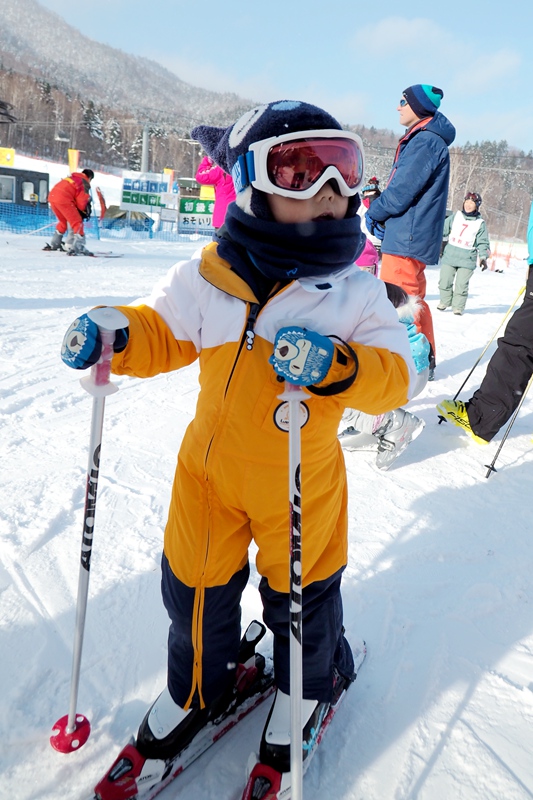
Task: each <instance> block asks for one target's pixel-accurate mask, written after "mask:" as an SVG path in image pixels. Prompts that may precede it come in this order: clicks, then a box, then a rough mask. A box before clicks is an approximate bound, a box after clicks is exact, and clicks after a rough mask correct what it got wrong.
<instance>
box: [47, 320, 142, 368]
mask: <svg viewBox="0 0 533 800" xmlns="http://www.w3.org/2000/svg"><path fill="white" fill-rule="evenodd" d="M128 338H129V333H128V329H127V328H121V329H120V330H118V331H116V333H115V342H114V344H113V350H114V351H115V353H122V351H123V350H124V349H125V347H126V345H127V344H128ZM101 352H102V339H101V337H100V331H99V330H98V325H97V324H96V323H95V322H93V321H92V320H91V319H89V317H88V316H87V314H82V315H81V317H78V319H75V320H74V322H73V323H72V325H71V326H70V328H69V329H68V331H67V332H66V334H65V336H64V338H63V344H62V345H61V359H62V360H63V362H64V363H65V364H66V365H67V367H72V369H88V368H89V367H92V366H93V364H96V362H97V361H98V359H99V358H100V354H101Z"/></svg>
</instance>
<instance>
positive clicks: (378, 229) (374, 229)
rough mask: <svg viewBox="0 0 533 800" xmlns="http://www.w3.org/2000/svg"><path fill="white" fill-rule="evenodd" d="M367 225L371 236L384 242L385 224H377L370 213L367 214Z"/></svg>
mask: <svg viewBox="0 0 533 800" xmlns="http://www.w3.org/2000/svg"><path fill="white" fill-rule="evenodd" d="M365 225H366V228H367V231H368V232H369V234H370V235H371V236H375V237H376V239H379V240H380V242H382V241H383V237H384V236H385V226H384V225H383V223H381V222H376V220H375V219H372V217H371V216H370V215H369V213H368V211H367V212H366V214H365Z"/></svg>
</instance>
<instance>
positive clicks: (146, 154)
mask: <svg viewBox="0 0 533 800" xmlns="http://www.w3.org/2000/svg"><path fill="white" fill-rule="evenodd" d="M149 159H150V126H149V125H145V126H144V128H143V139H142V151H141V172H149V169H148V167H149Z"/></svg>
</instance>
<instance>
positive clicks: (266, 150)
mask: <svg viewBox="0 0 533 800" xmlns="http://www.w3.org/2000/svg"><path fill="white" fill-rule="evenodd" d="M231 174H232V178H233V183H234V185H235V191H237V192H242V191H243V189H245V188H246V187H247V186H250V185H251V186H253V187H254V188H255V189H259V190H260V191H261V192H266V193H267V194H277V195H281V196H282V197H292V198H296V197H297V198H299V199H301V200H307V199H308V198H309V197H314V195H315V194H316V193H317V192H318V191H319V190H320V189H321V188H322V186H324V184H325V183H327V182H328V181H330V180H336V181H337V185H338V187H339V191H340V193H341V194H342V195H343V196H344V197H351V196H352V195H354V194H356V193H357V191H358V189H359V187H360V186H361V184H362V183H363V176H364V152H363V143H362V141H361V139H360V138H359V136H357V134H355V133H352V132H351V131H339V130H330V129H328V130H319V131H297V132H296V133H287V134H283V135H282V136H272V137H270V138H269V139H263V140H262V141H259V142H254V143H253V144H251V145H250V147H249V149H248V152H247V153H245V154H244V155H240V156H239V158H238V159H237V161H236V163H235V165H234V167H233V169H232V172H231Z"/></svg>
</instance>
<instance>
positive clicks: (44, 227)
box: [28, 220, 57, 236]
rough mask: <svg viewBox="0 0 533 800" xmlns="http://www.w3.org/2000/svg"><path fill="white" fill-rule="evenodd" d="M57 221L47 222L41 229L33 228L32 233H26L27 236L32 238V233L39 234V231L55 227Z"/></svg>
mask: <svg viewBox="0 0 533 800" xmlns="http://www.w3.org/2000/svg"><path fill="white" fill-rule="evenodd" d="M56 224H57V220H56V221H55V222H49V223H48V224H47V225H43V226H42V228H35V230H34V231H28V234H29V236H32V235H33V234H34V233H39V231H44V230H46V228H51V227H52V225H56Z"/></svg>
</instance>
